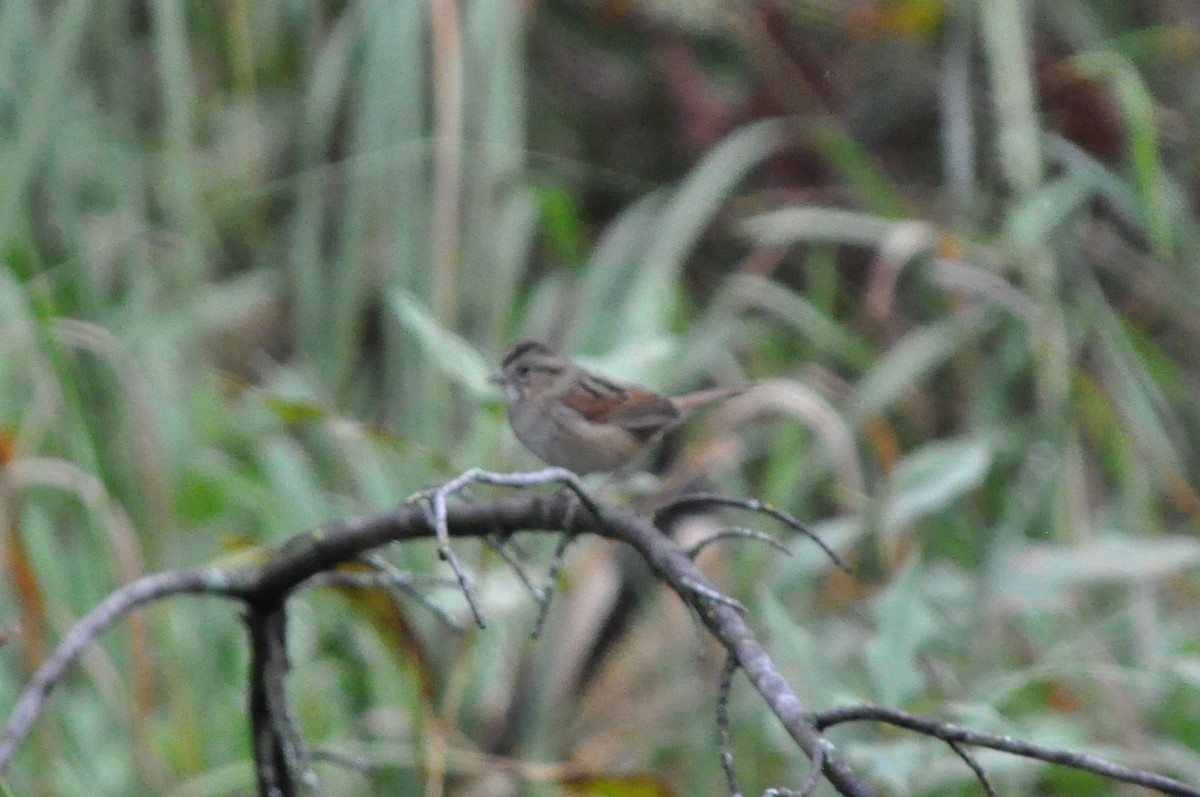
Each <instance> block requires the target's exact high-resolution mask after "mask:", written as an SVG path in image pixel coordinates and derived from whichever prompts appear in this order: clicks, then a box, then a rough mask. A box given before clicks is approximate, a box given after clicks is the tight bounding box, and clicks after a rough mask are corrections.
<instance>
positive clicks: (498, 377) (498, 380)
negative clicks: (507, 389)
mask: <svg viewBox="0 0 1200 797" xmlns="http://www.w3.org/2000/svg"><path fill="white" fill-rule="evenodd" d="M487 381H489V382H491V383H492V384H493V385H503V384H504V375H503V374H501V373H500V371H499V370H496V371H492V372H491V373H490V374H488V378H487Z"/></svg>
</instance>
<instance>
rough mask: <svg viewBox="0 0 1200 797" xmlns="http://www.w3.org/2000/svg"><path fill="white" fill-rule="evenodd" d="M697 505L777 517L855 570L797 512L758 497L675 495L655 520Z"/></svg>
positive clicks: (849, 570) (847, 570)
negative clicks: (796, 515)
mask: <svg viewBox="0 0 1200 797" xmlns="http://www.w3.org/2000/svg"><path fill="white" fill-rule="evenodd" d="M698 506H728V507H733V508H735V509H744V510H746V511H747V512H754V513H756V514H759V515H766V516H767V517H770V518H774V519H775V520H778V521H779V522H780V523H783V524H784V525H785V526H787V527H788V528H790V529H792V530H794V531H798V532H800V533H801V534H803V535H804V536H806V537H808V538H809V539H810V540H812V541H813V542H815V543H816V544H817V547H819V548H820V549H821V550H822V551H824V552H825V555H826V556H828V557H829V558H830V560H831V561H832V562H833V563H834V564H835V565H837V567H838V569H839V570H841V571H842V572H843V573H846V574H853V573H854V568H852V567H851V566H850V565H848V564H846V560H844V559H842V557H841V556H839V555H838V554H837V552H836V551H834V550H833V549H832V548H830V547H829V546H828V545H826V544H825V541H824V540H822V539H821V538H820V537H819V536H817V533H816V532H815V531H813V530H812V529H810V528H809V527H808V526H807V525H806V524H805V523H803V522H801V521H800V520H799V519H797V518H796V517H795V516H793V515H791V514H789V513H787V512H784V511H783V510H782V509H779V508H778V507H774V506H771V505H770V504H768V503H765V502H763V501H759V500H758V499H756V498H735V497H733V496H730V495H720V494H719V493H691V494H689V495H682V496H680V497H678V498H673V499H672V500H670V501H668V502H667V503H665V504H663V505H661V506H659V507H656V508H655V510H654V518H655V520H656V521H659V520H661V519H662V518H663V517H664V516H670V515H672V514H675V513H677V512H680V511H683V510H685V509H689V508H691V507H698Z"/></svg>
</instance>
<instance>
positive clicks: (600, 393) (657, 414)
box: [564, 374, 679, 437]
mask: <svg viewBox="0 0 1200 797" xmlns="http://www.w3.org/2000/svg"><path fill="white" fill-rule="evenodd" d="M578 387H579V388H580V389H579V390H578V391H575V392H573V393H572V394H571V395H569V396H566V397H565V399H564V400H565V401H566V403H567V405H568V406H569V407H571V409H573V410H575V411H576V412H578V413H579V414H580V415H582V416H583V417H584V418H587V419H588V420H589V421H591V422H593V423H610V424H613V425H615V426H619V427H621V428H622V429H626V430H628V431H630V432H632V433H633V434H635V435H637V436H639V437H651V436H652V435H654V434H655V433H657V432H658V431H659V430H660V429H662V428H663V427H664V426H666V425H667V424H669V423H672V422H673V421H675V420H676V419H678V418H679V411H678V410H677V409H675V405H674V404H672V403H671V401H670V400H669V399H665V398H663V397H662V396H660V395H658V394H656V393H653V392H651V391H649V390H646V389H645V388H642V387H638V386H636V385H620V384H617V383H616V382H611V381H609V380H608V379H605V378H604V377H601V376H597V375H595V374H589V375H588V376H587V378H586V379H583V380H581V381H580V382H579V384H578Z"/></svg>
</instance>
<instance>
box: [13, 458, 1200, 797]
mask: <svg viewBox="0 0 1200 797" xmlns="http://www.w3.org/2000/svg"><path fill="white" fill-rule="evenodd" d="M493 476H496V475H495V474H484V475H483V476H480V474H479V473H476V474H474V478H475V480H477V481H478V480H482V481H489V480H490V479H491V478H492V477H493ZM531 477H537V478H536V479H533V480H532V481H531ZM538 479H541V480H540V481H539V480H538ZM546 480H548V481H562V478H561V473H559V472H556V471H555V470H554V469H551V471H549V475H547V472H540V473H539V474H516V475H514V477H513V478H512V479H507V477H504V478H503V479H501V480H497V481H496V482H495V483H500V484H514V485H518V486H520V485H524V484H527V483H545V481H546ZM456 483H458V486H457V487H456V488H455V489H461V488H462V487H463V486H465V483H466V482H463V481H462V480H461V479H460V480H456ZM567 484H568V487H570V489H571V492H567V491H560V492H557V493H555V494H553V495H548V496H532V497H531V496H518V497H512V498H505V499H500V500H494V501H475V502H471V503H462V504H455V505H454V506H446V505H445V501H444V499H445V496H446V495H448V494H449V493H446V494H444V495H443V509H442V511H443V512H444V515H443V517H442V519H441V521H440V522H441V523H442V524H443V529H442V530H443V532H444V536H445V537H446V538H447V539H449V538H451V537H479V538H484V537H487V536H489V535H494V534H496V535H504V534H511V533H514V532H516V531H554V532H558V533H561V534H563V537H562V540H561V542H560V544H559V546H558V549H559V550H558V552H557V553H556V555H555V562H554V563H553V564H552V568H551V577H550V584H551V585H553V582H554V578H555V575H554V574H555V573H556V572H557V568H558V567H559V566H561V561H562V554H563V551H564V550H565V547H566V545H568V544H569V543H570V541H571V540H572V539H574V538H575V537H576V536H577V535H578V534H582V533H591V534H598V535H601V536H604V537H608V538H610V539H614V540H618V541H621V542H624V543H626V544H628V545H630V546H632V547H633V548H634V549H635V550H636V551H637V552H638V553H639V554H640V556H641V557H642V558H643V559H644V560H645V561H646V562H647V563H648V565H649V566H650V567H651V568H652V569H653V571H654V572H655V574H656V575H657V576H658V577H659V579H660V580H662V581H663V582H664V583H665V584H666V585H667V586H668V587H669V588H671V589H672V590H674V591H675V592H676V593H677V594H678V595H679V596H680V597H681V598H682V599H683V600H684V601H685V602H686V603H688V605H689V606H692V607H694V608H695V609H696V614H697V615H698V617H699V618H700V620H701V621H702V622H703V623H704V624H705V625H706V626H707V628H708V629H709V631H710V632H711V633H712V634H713V635H714V637H716V638H717V640H719V641H720V643H721V644H722V645H723V646H724V647H725V648H726V650H727V651H728V653H729V656H730V664H729V665H728V667H729V668H735V667H736V668H740V669H741V670H742V671H743V672H745V673H746V676H747V678H748V679H749V681H750V683H751V684H752V685H753V686H754V688H755V689H756V690H757V691H758V693H759V694H760V695H761V696H762V697H763V700H764V701H765V703H766V705H767V706H768V708H769V710H770V711H771V712H772V713H773V714H774V715H775V716H776V717H777V718H778V719H779V721H780V722H781V724H782V725H783V727H784V729H785V730H786V731H787V733H788V734H789V735H790V736H791V738H792V739H793V740H794V741H795V742H796V743H797V745H798V746H799V747H800V748H801V749H802V750H803V751H804V753H805V754H806V755H807V756H808V757H809V760H810V761H811V762H813V765H814V768H815V769H816V770H819V772H820V775H822V776H824V777H825V778H826V779H827V780H829V782H830V784H831V785H832V786H833V787H834V788H835V789H836V790H837V791H838V792H839V793H840V794H842V795H848V796H852V797H869V795H871V794H872V791H871V790H870V789H869V788H868V787H867V786H866V784H865V783H863V781H862V780H861V779H860V778H859V777H858V776H857V775H856V774H855V773H854V772H853V771H852V770H851V769H850V768H849V767H848V766H847V765H846V763H845V762H844V761H842V759H841V757H840V756H839V755H838V751H837V749H836V748H835V747H834V746H833V744H832V743H831V742H830V741H829V740H828V739H827V738H825V737H824V736H823V735H822V731H823V730H824V729H825V728H827V727H830V726H832V725H836V724H839V723H843V722H849V721H854V720H875V721H881V722H887V723H891V724H895V725H899V726H901V727H906V728H910V729H911V730H915V731H918V732H921V733H925V734H927V735H929V736H932V737H934V738H939V739H942V740H943V741H946V742H947V743H951V744H952V746H953V745H957V746H958V747H957V748H955V749H956V752H959V751H960V750H962V752H964V753H965V750H963V746H964V745H970V746H982V747H990V748H993V749H997V750H1002V751H1005V752H1009V753H1012V754H1014V755H1022V756H1027V757H1030V758H1036V759H1039V760H1044V761H1048V762H1052V763H1058V764H1062V765H1065V766H1072V767H1075V768H1077V769H1081V770H1085V771H1089V772H1094V773H1097V774H1099V775H1102V776H1105V777H1110V778H1113V779H1115V780H1121V781H1124V782H1128V783H1135V784H1139V785H1142V786H1145V787H1147V788H1150V789H1155V790H1157V791H1160V792H1162V793H1164V794H1172V795H1184V796H1185V797H1200V789H1197V788H1194V787H1191V786H1187V785H1185V784H1182V783H1180V782H1178V781H1175V780H1172V779H1170V778H1166V777H1163V776H1160V775H1155V774H1153V773H1149V772H1144V771H1141V770H1136V769H1132V768H1129V767H1124V766H1121V765H1118V764H1114V763H1111V762H1108V761H1104V760H1103V759H1099V758H1096V757H1094V756H1090V755H1085V754H1081V753H1072V752H1070V751H1065V750H1061V749H1057V748H1051V747H1045V746H1042V745H1037V744H1032V743H1029V742H1022V741H1019V740H1016V739H1013V738H1011V737H1006V736H995V735H991V734H985V733H981V732H978V731H973V730H971V729H969V728H963V727H961V726H957V725H951V724H948V723H940V722H935V721H933V720H928V719H924V718H921V717H916V716H914V715H911V714H907V713H905V712H901V711H898V710H895V709H889V708H886V707H881V706H850V707H846V708H842V709H835V710H831V711H825V712H822V713H820V714H813V713H811V712H809V711H808V710H807V709H806V708H805V706H804V704H803V703H801V702H800V700H799V699H798V698H797V697H796V695H795V693H794V692H793V690H792V688H791V686H790V685H789V684H788V683H787V681H786V680H785V679H784V678H783V676H782V675H781V674H780V672H779V670H778V668H776V666H775V664H774V662H772V660H771V658H770V657H769V656H768V654H767V653H766V651H765V650H764V649H763V647H762V645H761V644H760V643H759V641H758V639H757V638H756V637H755V635H754V633H753V632H752V631H751V629H750V628H749V626H748V625H747V624H746V622H745V620H744V619H743V618H742V616H741V614H740V613H739V609H740V608H741V604H738V603H737V602H736V601H734V600H733V599H731V598H726V597H725V596H722V595H721V594H720V593H719V592H718V591H717V590H716V589H715V588H713V587H712V585H711V583H710V582H709V581H708V579H707V578H706V576H705V575H704V573H703V572H702V571H701V570H700V569H699V568H698V567H696V565H695V563H694V562H692V561H691V559H689V558H688V555H687V552H685V551H684V550H682V549H681V548H680V547H679V546H678V544H676V543H675V542H674V541H673V540H671V539H670V538H669V537H668V536H667V535H665V534H663V533H662V532H661V531H660V530H659V529H658V528H657V527H656V526H655V525H654V523H653V522H652V521H651V519H649V518H647V517H644V516H641V515H638V514H636V513H634V512H633V511H631V510H628V509H626V508H623V507H619V506H613V505H604V506H603V508H602V511H601V509H600V507H598V506H597V505H596V504H595V503H594V502H592V501H591V499H590V498H587V497H586V494H585V493H581V490H582V488H581V487H580V486H579V485H578V483H577V480H574V479H573V477H571V481H568V482H567ZM734 500H735V501H736V500H737V499H734ZM709 503H714V502H712V501H709ZM716 503H719V502H716ZM744 504H745V502H740V501H738V502H737V503H736V504H731V505H737V506H744ZM581 505H583V506H585V507H588V508H589V510H590V511H589V512H587V513H582V514H581V513H579V511H578V510H579V508H580V506H581ZM430 515H433V517H430ZM438 524H439V520H438V518H437V512H436V510H435V511H434V512H432V513H431V512H430V511H429V510H428V507H425V508H422V507H419V506H414V505H411V504H410V505H405V506H401V507H399V508H397V509H395V510H394V511H391V512H388V513H384V514H381V515H375V516H370V517H360V518H353V519H350V520H347V521H344V522H341V523H337V524H334V525H332V526H330V527H328V528H325V529H320V530H315V531H312V532H308V533H305V534H301V535H299V536H297V537H296V538H294V539H293V540H291V541H289V542H288V543H286V544H285V545H283V546H282V547H281V548H280V549H279V550H278V551H277V552H276V553H275V556H273V557H272V558H271V559H269V560H268V561H265V562H262V563H260V564H255V565H247V566H241V567H231V568H229V569H219V568H203V569H196V570H175V571H169V572H165V573H160V574H156V575H151V576H146V577H144V578H141V579H138V580H137V581H134V582H132V583H130V584H128V585H126V586H124V587H121V588H120V589H118V590H116V591H115V592H113V593H112V594H111V595H109V596H108V597H107V598H105V599H104V600H103V601H102V602H101V603H100V604H99V605H98V606H96V608H95V609H93V610H92V611H91V612H89V613H88V614H87V615H86V616H85V617H84V618H83V619H82V620H80V621H79V622H78V623H77V624H76V625H75V626H74V627H73V628H71V629H70V630H69V631H68V632H67V633H66V634H65V635H64V637H63V638H62V640H61V641H60V643H59V645H58V647H57V649H56V650H55V651H54V652H53V653H52V654H51V655H50V657H48V658H47V659H46V661H45V662H43V664H42V666H41V667H39V668H38V670H37V671H36V672H35V673H34V674H33V676H32V678H31V680H30V683H29V684H28V686H27V687H26V689H25V691H24V692H23V693H22V694H21V696H20V697H19V698H18V700H17V702H16V704H15V705H14V708H13V710H12V713H11V714H10V716H9V719H8V723H7V726H6V727H5V729H4V731H3V733H2V734H0V773H3V772H4V770H5V769H7V767H8V765H9V764H10V763H11V761H12V758H13V755H14V754H15V752H16V750H17V748H18V747H19V745H20V744H21V742H22V741H23V740H24V739H25V738H26V736H27V735H28V733H29V730H30V728H31V726H32V724H33V722H34V721H35V719H36V717H37V716H38V714H39V712H40V710H41V708H42V706H43V704H44V702H45V699H46V697H47V695H48V694H49V693H50V692H51V690H52V689H53V688H54V687H55V685H56V684H58V683H59V682H60V681H61V679H62V677H63V675H64V673H65V672H66V671H67V670H68V668H69V667H70V666H71V665H72V664H73V663H74V662H75V661H76V659H77V658H78V657H79V655H80V653H81V652H82V651H83V650H84V649H85V648H86V647H87V646H88V645H89V644H90V643H91V642H93V641H95V639H96V638H97V637H99V635H100V634H102V633H103V632H104V631H105V630H107V629H108V628H110V627H111V626H112V625H113V624H115V623H116V622H117V621H118V620H120V619H121V618H122V617H124V616H125V615H127V614H128V613H129V612H131V611H132V610H133V609H135V608H136V607H138V606H141V605H143V604H145V603H148V602H150V601H153V600H157V599H159V598H163V597H167V596H170V595H175V594H188V593H191V594H209V595H214V596H218V597H222V598H234V599H237V600H239V601H241V602H243V603H244V604H245V605H246V607H247V611H248V612H249V613H250V617H251V618H253V622H254V623H256V624H259V625H261V626H262V627H263V629H264V630H263V633H262V640H261V644H260V642H259V641H257V640H255V641H253V644H254V645H255V646H256V653H255V656H256V658H261V659H262V663H261V665H260V664H256V665H255V666H256V667H259V668H260V669H261V676H258V675H256V678H255V681H256V684H255V685H254V686H252V691H254V690H257V697H253V696H252V700H253V701H257V702H255V704H254V706H253V708H254V709H255V711H257V715H258V716H261V717H262V720H261V721H260V722H259V724H258V725H256V726H255V744H256V748H255V749H256V756H257V757H258V760H259V761H260V762H263V766H264V767H265V769H266V770H268V771H267V774H265V775H264V774H262V773H260V784H263V785H264V788H266V787H269V788H268V792H267V793H270V792H272V791H274V792H276V793H280V794H285V793H291V791H288V789H291V790H293V791H294V789H295V788H296V787H301V788H303V787H305V786H307V784H308V783H309V782H310V778H311V768H310V766H309V764H308V755H307V753H306V752H305V749H304V747H303V742H302V741H301V740H300V738H299V731H298V730H297V728H296V725H295V722H294V720H293V719H292V718H291V717H290V708H289V704H288V702H287V699H286V692H285V691H284V682H283V676H284V672H285V661H284V659H283V646H282V640H283V636H282V634H283V630H284V629H283V627H282V618H283V606H284V604H285V602H286V600H287V599H288V597H290V595H291V594H292V592H293V591H295V590H296V589H297V588H299V587H301V586H302V585H303V584H304V583H305V582H306V581H307V580H309V579H311V578H313V576H315V575H316V574H318V573H321V572H324V571H328V570H331V569H332V568H335V567H336V566H337V565H339V564H341V563H343V562H348V561H352V560H354V559H355V558H357V557H360V556H361V555H363V554H364V553H366V552H368V551H371V550H374V549H376V548H378V547H380V546H382V545H385V544H388V543H392V542H398V541H405V540H413V539H418V538H428V537H429V536H431V535H434V534H435V533H436V530H435V527H436V526H437V525H438ZM385 575H390V576H391V577H392V578H393V579H394V578H395V574H385ZM401 575H403V574H401ZM402 581H403V579H402ZM547 598H548V595H547ZM273 607H274V608H273ZM247 622H248V623H250V622H251V619H250V618H248V620H247ZM268 626H269V627H270V628H274V629H276V630H275V631H273V632H272V633H270V634H268V633H266V629H267V627H268ZM252 636H253V634H252ZM272 640H273V641H272ZM727 677H728V678H731V677H732V672H731V673H730V675H729V676H727ZM722 688H723V689H725V690H726V691H727V689H728V687H727V686H726V687H722ZM254 713H255V712H252V714H254ZM726 744H727V743H726ZM960 754H961V753H960ZM964 761H966V762H967V763H968V765H972V763H973V759H972V758H971V757H970V756H969V755H967V756H964ZM972 770H973V771H975V772H976V775H977V776H978V777H980V778H981V782H984V783H985V784H986V779H985V778H983V776H982V769H981V768H980V767H979V766H978V763H977V762H976V763H974V765H973V766H972ZM815 777H819V776H817V775H814V774H812V773H810V777H809V779H808V781H806V783H805V784H804V787H803V788H802V789H801V791H800V794H804V793H806V792H808V791H809V790H810V785H811V784H812V783H815V781H814V778H815ZM733 788H736V784H734V786H733ZM987 788H989V786H988V785H985V789H987ZM774 793H776V794H783V793H785V792H784V791H783V790H780V789H775V790H774Z"/></svg>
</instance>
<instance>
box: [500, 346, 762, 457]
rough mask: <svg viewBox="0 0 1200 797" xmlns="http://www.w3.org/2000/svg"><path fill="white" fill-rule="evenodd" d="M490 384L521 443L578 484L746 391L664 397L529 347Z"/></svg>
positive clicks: (511, 357)
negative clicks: (699, 411) (691, 416)
mask: <svg viewBox="0 0 1200 797" xmlns="http://www.w3.org/2000/svg"><path fill="white" fill-rule="evenodd" d="M488 381H490V382H493V383H495V384H498V385H500V386H501V388H502V389H503V391H504V403H505V407H506V409H507V412H508V422H509V425H510V426H511V427H512V430H513V433H514V434H515V435H516V436H517V439H518V440H520V441H521V443H522V444H523V445H524V446H525V447H526V448H528V449H529V450H530V451H532V452H533V453H534V454H536V455H537V457H538V458H539V459H541V460H543V461H544V462H546V463H548V464H550V465H556V466H559V467H563V468H566V469H568V470H570V471H573V472H574V473H575V474H577V475H579V476H583V475H585V474H588V473H596V472H609V471H614V470H618V469H620V468H622V467H624V466H626V465H628V464H629V463H631V462H632V461H633V460H635V459H636V458H637V457H638V455H639V454H641V453H642V452H643V451H645V450H646V449H647V448H648V447H649V446H650V445H651V444H653V443H654V442H655V441H657V440H658V438H659V437H660V436H661V435H662V434H663V433H664V432H665V431H666V430H667V429H669V428H670V427H671V426H674V425H675V424H677V423H679V422H680V421H682V420H683V419H684V418H685V417H687V415H688V414H689V413H690V412H691V411H692V410H694V409H696V408H697V407H701V406H703V405H706V404H711V403H712V402H715V401H720V400H722V399H727V398H732V397H734V396H737V395H740V394H742V393H744V392H746V390H748V389H749V387H748V386H745V385H743V386H738V387H718V388H710V389H707V390H700V391H697V392H694V393H686V394H684V395H681V396H671V397H667V396H661V395H659V394H658V393H655V392H654V391H652V390H649V389H648V388H644V387H642V386H640V385H635V384H631V383H628V382H622V381H620V380H617V379H613V378H612V377H608V376H604V375H602V374H598V373H595V372H593V371H589V370H588V369H586V368H584V367H583V366H581V365H579V364H578V363H575V362H572V361H571V360H569V359H567V358H566V357H563V356H561V355H560V354H558V353H557V352H555V351H554V349H552V348H550V346H548V345H546V344H545V343H542V342H541V341H538V340H531V339H527V340H522V341H520V342H519V343H517V344H515V345H514V346H513V347H512V348H511V349H509V351H508V353H507V354H506V355H505V356H504V359H503V360H502V361H501V362H500V367H499V368H497V369H496V370H495V371H494V372H493V373H492V374H491V375H490V376H489V377H488Z"/></svg>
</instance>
